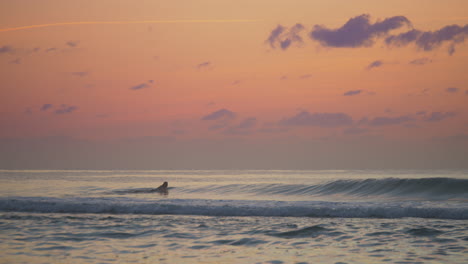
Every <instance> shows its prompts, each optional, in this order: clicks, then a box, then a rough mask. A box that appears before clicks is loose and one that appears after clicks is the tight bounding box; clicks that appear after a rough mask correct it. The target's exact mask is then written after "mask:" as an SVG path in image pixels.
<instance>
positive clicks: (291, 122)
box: [279, 111, 353, 127]
mask: <svg viewBox="0 0 468 264" xmlns="http://www.w3.org/2000/svg"><path fill="white" fill-rule="evenodd" d="M279 124H280V125H283V126H318V127H338V126H348V125H352V124H353V119H352V118H351V117H350V116H349V115H347V114H345V113H312V114H311V113H309V112H307V111H302V112H300V113H298V114H297V115H295V116H292V117H288V118H284V119H283V120H281V121H280V123H279Z"/></svg>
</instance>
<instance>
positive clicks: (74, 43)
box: [65, 40, 80, 48]
mask: <svg viewBox="0 0 468 264" xmlns="http://www.w3.org/2000/svg"><path fill="white" fill-rule="evenodd" d="M79 43H80V42H79V41H71V40H70V41H67V43H65V44H67V46H69V47H72V48H75V47H76V46H78V44H79Z"/></svg>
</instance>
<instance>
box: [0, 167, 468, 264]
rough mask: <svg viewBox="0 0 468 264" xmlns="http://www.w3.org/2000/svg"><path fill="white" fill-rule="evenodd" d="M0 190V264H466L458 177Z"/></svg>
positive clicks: (466, 191)
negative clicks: (164, 187) (162, 189)
mask: <svg viewBox="0 0 468 264" xmlns="http://www.w3.org/2000/svg"><path fill="white" fill-rule="evenodd" d="M164 181H167V182H168V183H169V189H168V192H167V193H159V192H156V191H155V188H157V187H158V186H159V185H161V184H162V183H163V182H164ZM0 190H1V191H0V263H271V264H280V263H335V264H343V263H468V171H466V170H464V171H463V170H459V171H454V170H452V171H418V170H415V171H411V170H402V171H396V170H395V171H390V170H382V171H379V170H363V171H357V170H352V171H351V170H336V171H334V170H325V171H314V170H311V171H304V170H301V171H299V170H289V171H288V170H225V171H224V170H206V171H201V170H165V171H162V170H154V171H149V170H146V171H124V170H107V171H104V170H100V171H91V170H27V171H23V170H0Z"/></svg>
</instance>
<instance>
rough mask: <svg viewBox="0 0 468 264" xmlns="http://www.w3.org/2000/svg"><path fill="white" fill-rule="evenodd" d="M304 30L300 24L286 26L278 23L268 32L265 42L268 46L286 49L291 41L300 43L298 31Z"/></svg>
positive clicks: (300, 38) (301, 40)
mask: <svg viewBox="0 0 468 264" xmlns="http://www.w3.org/2000/svg"><path fill="white" fill-rule="evenodd" d="M303 30H304V26H303V25H302V24H299V23H297V24H295V25H294V26H292V27H290V28H287V27H284V26H282V25H278V26H277V27H276V28H275V29H273V30H272V31H271V32H270V35H269V36H268V38H267V40H266V42H267V43H269V44H270V47H272V48H277V47H278V46H279V47H280V48H281V49H282V50H286V49H288V48H289V47H290V46H291V45H292V44H293V43H302V42H303V39H302V37H301V36H300V33H301V32H302V31H303Z"/></svg>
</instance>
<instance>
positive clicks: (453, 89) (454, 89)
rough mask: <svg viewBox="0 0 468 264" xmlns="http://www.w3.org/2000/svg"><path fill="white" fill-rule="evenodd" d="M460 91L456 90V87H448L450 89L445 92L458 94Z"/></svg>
mask: <svg viewBox="0 0 468 264" xmlns="http://www.w3.org/2000/svg"><path fill="white" fill-rule="evenodd" d="M458 90H459V89H458V88H456V87H448V88H446V89H445V91H446V92H447V93H457V92H458Z"/></svg>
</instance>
